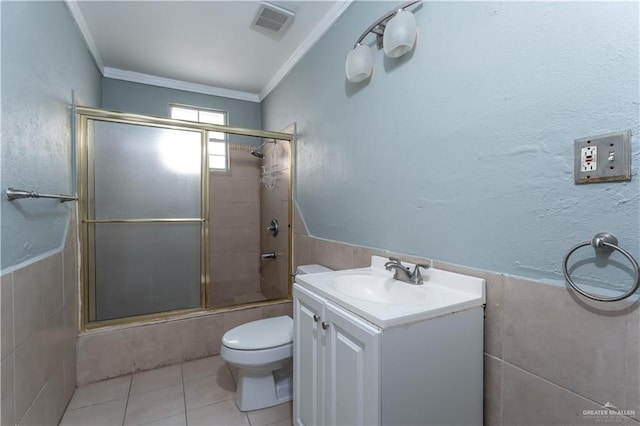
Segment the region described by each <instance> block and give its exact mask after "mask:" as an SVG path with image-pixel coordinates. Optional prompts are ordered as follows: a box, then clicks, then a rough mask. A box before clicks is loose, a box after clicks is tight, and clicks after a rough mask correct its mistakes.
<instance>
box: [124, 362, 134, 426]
mask: <svg viewBox="0 0 640 426" xmlns="http://www.w3.org/2000/svg"><path fill="white" fill-rule="evenodd" d="M132 384H133V373H132V374H131V379H129V391H128V392H127V401H126V402H125V403H124V413H123V414H122V426H124V421H125V419H126V418H127V410H128V409H129V398H130V397H131V385H132Z"/></svg>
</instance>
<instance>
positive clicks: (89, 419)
mask: <svg viewBox="0 0 640 426" xmlns="http://www.w3.org/2000/svg"><path fill="white" fill-rule="evenodd" d="M126 406H127V399H126V398H123V399H117V400H113V401H108V402H103V403H100V404H95V405H90V406H87V407H83V408H78V409H75V410H69V409H68V410H67V411H66V412H65V414H64V417H63V418H62V421H61V422H60V426H107V425H109V426H111V425H121V424H122V423H123V421H124V413H125V408H126Z"/></svg>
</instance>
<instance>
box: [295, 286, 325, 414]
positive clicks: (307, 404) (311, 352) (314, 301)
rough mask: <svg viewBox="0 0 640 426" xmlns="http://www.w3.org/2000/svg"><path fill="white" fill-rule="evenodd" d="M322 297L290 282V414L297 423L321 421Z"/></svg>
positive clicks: (322, 360) (322, 382) (322, 409)
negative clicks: (291, 410) (291, 310)
mask: <svg viewBox="0 0 640 426" xmlns="http://www.w3.org/2000/svg"><path fill="white" fill-rule="evenodd" d="M323 317H324V299H322V298H320V297H318V296H316V295H314V294H313V293H311V292H309V291H307V290H305V289H303V288H301V287H300V286H298V285H297V284H295V285H294V286H293V321H294V326H293V418H294V419H295V421H294V424H296V425H309V426H315V425H322V424H324V404H323V401H322V397H323V394H324V392H323V391H324V381H323V379H322V369H323V366H324V347H323V345H322V343H323V339H324V336H323V333H322V329H321V328H320V323H321V322H322V321H324V319H323Z"/></svg>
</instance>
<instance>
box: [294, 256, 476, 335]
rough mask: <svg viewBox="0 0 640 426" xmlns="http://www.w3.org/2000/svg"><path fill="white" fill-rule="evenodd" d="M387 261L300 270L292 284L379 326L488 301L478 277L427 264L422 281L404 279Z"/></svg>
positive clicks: (420, 318)
mask: <svg viewBox="0 0 640 426" xmlns="http://www.w3.org/2000/svg"><path fill="white" fill-rule="evenodd" d="M387 261H388V259H386V258H383V257H379V256H372V257H371V266H370V267H368V268H358V269H347V270H343V271H331V272H322V273H317V274H307V275H298V276H296V284H297V285H299V286H301V287H303V288H306V289H308V290H310V291H313V292H315V293H317V294H320V295H321V296H323V297H325V298H327V299H328V300H329V301H331V302H333V303H335V304H336V305H339V306H342V307H344V308H345V309H347V310H350V311H352V312H354V313H356V314H358V315H360V316H361V317H363V318H364V319H366V320H368V321H370V322H371V323H373V324H375V325H376V326H378V327H380V328H383V329H384V328H388V327H393V326H397V325H401V324H406V323H410V322H415V321H422V320H425V319H429V318H434V317H439V316H443V315H448V314H452V313H454V312H460V311H463V310H467V309H472V308H474V307H478V306H482V305H484V303H485V301H486V298H485V281H484V280H483V279H481V278H476V277H471V276H467V275H461V274H456V273H453V272H448V271H443V270H440V269H434V268H430V269H427V270H426V271H424V273H423V274H422V275H423V278H424V284H422V285H414V284H408V283H405V282H402V281H398V280H394V279H393V272H390V271H387V270H386V269H385V268H384V264H385V262H387ZM403 263H404V265H406V266H409V267H410V268H412V269H413V267H414V265H412V264H410V263H407V262H403Z"/></svg>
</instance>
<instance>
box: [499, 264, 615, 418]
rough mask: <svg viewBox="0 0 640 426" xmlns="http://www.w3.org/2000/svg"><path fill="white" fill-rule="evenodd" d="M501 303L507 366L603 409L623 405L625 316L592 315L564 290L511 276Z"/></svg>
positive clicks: (507, 279)
mask: <svg viewBox="0 0 640 426" xmlns="http://www.w3.org/2000/svg"><path fill="white" fill-rule="evenodd" d="M504 298H505V305H504V318H505V321H504V338H503V342H502V345H503V356H504V360H505V361H507V362H509V363H512V364H515V365H518V366H519V367H521V368H523V369H525V370H527V371H529V372H531V373H532V374H535V375H537V376H540V377H542V378H544V379H547V380H549V381H551V382H553V383H556V384H557V385H559V386H562V387H564V388H565V389H571V390H572V391H574V392H576V393H578V394H580V395H582V396H584V397H586V398H589V399H591V400H593V401H598V402H599V403H601V404H604V403H606V402H610V403H612V404H614V405H615V406H618V407H620V406H622V405H623V404H624V401H625V395H624V386H621V384H624V383H625V380H626V377H625V376H626V371H625V348H626V339H627V335H626V317H625V315H603V314H602V313H597V312H592V311H590V310H588V309H585V307H584V306H583V305H581V304H579V303H577V302H576V300H574V299H573V298H572V297H571V296H570V295H569V294H568V293H567V290H566V289H564V288H561V287H555V286H551V285H547V284H544V283H536V282H531V281H528V280H524V279H520V278H515V277H507V278H506V281H505V294H504ZM505 403H506V401H505ZM505 419H506V418H505Z"/></svg>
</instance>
